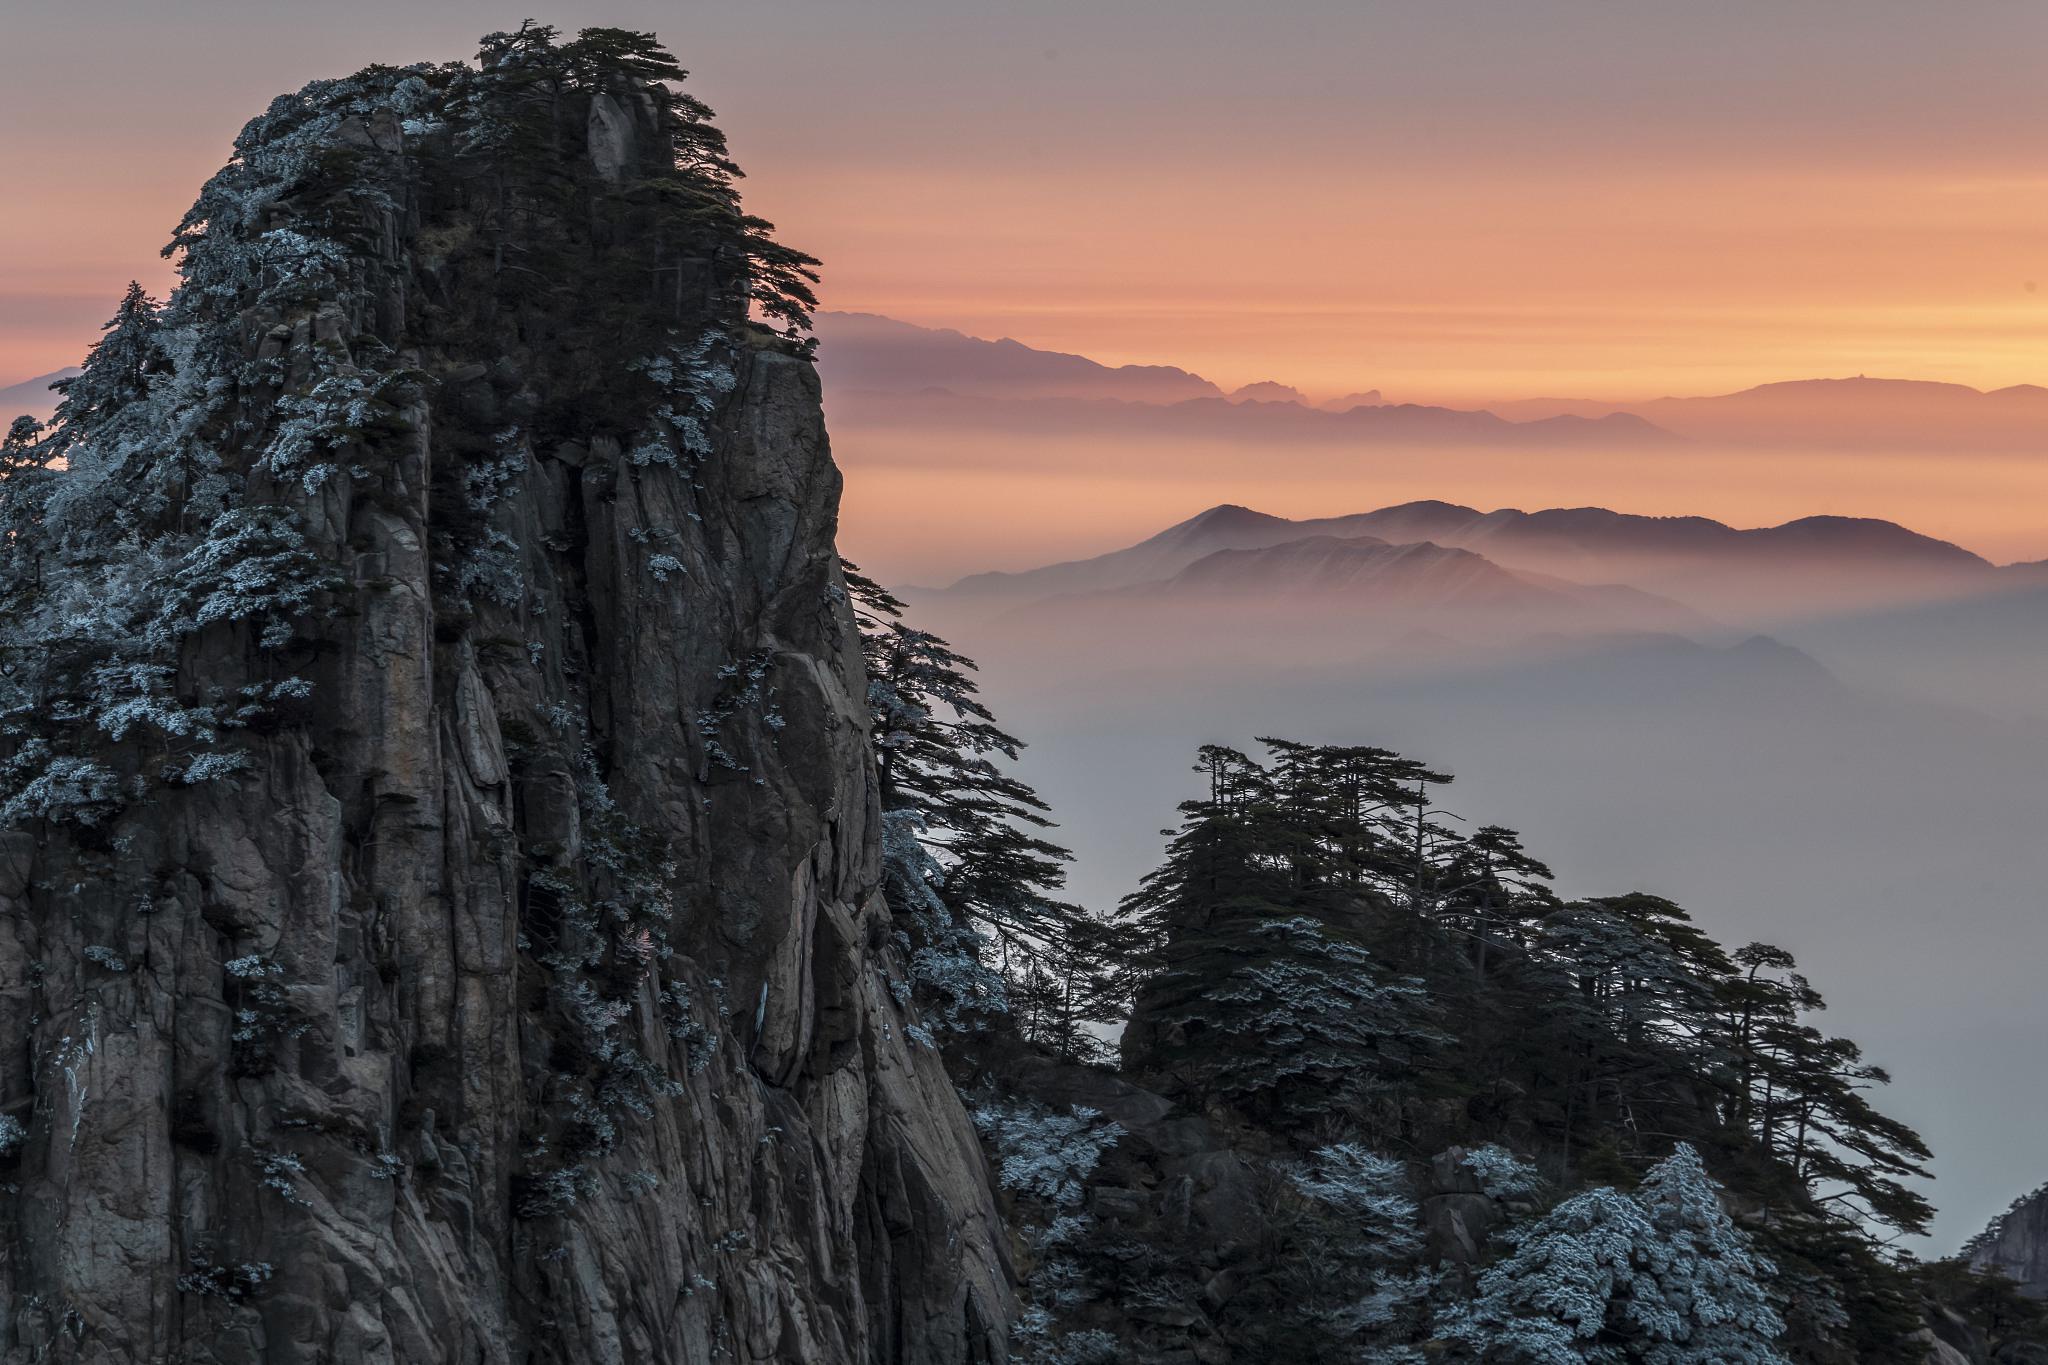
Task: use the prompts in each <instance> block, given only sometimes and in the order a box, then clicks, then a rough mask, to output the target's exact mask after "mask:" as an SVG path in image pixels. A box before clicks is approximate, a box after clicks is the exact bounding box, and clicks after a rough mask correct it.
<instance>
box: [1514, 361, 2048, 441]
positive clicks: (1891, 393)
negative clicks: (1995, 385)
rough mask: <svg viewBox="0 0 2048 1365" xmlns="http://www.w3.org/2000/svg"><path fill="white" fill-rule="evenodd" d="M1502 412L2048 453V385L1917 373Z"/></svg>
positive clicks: (1563, 402) (1717, 435) (1701, 430)
mask: <svg viewBox="0 0 2048 1365" xmlns="http://www.w3.org/2000/svg"><path fill="white" fill-rule="evenodd" d="M1487 406H1488V407H1489V408H1490V409H1491V410H1492V411H1494V412H1498V413H1499V414H1501V415H1502V416H1503V417H1511V418H1518V419H1523V420H1535V419H1541V418H1546V417H1559V416H1574V417H1584V418H1595V417H1606V416H1611V415H1613V414H1615V413H1629V414H1633V415H1634V416H1637V417H1641V418H1643V419H1644V420H1645V421H1649V422H1652V423H1655V424H1656V425H1657V426H1660V427H1662V428H1664V429H1666V430H1668V431H1672V432H1675V433H1677V434H1678V435H1680V436H1683V437H1685V438H1687V439H1688V440H1720V441H1729V442H1734V443H1739V444H1744V445H1759V444H1770V443H1773V442H1781V441H1782V442H1786V443H1798V444H1802V445H1812V446H1827V447H1835V446H1846V447H1851V448H1859V447H1872V448H1897V447H1902V446H1905V447H1919V446H1928V445H1932V446H1934V447H1936V448H1953V447H1955V446H1957V445H1965V446H1968V447H1969V448H1972V449H1998V450H2029V451H2042V452H2048V388H2043V387H2041V386H2040V385H2036V384H2015V385H2011V386H2009V387H2006V388H2002V389H1988V390H1985V389H1974V388H1971V387H1970V386H1969V385H1967V384H1951V383H1943V382H1940V381H1935V380H1920V379H1873V378H1870V377H1868V376H1865V375H1856V376H1853V377H1850V378H1843V379H1794V380H1784V381H1781V382H1778V383H1772V384H1759V385H1757V386H1755V387H1754V388H1748V389H1742V390H1738V391H1737V392H1734V393H1724V394H1713V395H1708V396H1703V397H1694V398H1678V397H1669V398H1654V399H1648V400H1645V401H1641V402H1607V401H1595V400H1590V399H1572V398H1535V399H1526V400H1519V401H1509V402H1499V403H1490V404H1488V405H1487Z"/></svg>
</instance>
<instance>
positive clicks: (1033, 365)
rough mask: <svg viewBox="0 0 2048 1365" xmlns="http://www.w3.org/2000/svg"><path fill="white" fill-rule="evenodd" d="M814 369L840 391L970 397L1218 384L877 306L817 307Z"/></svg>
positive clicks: (1165, 399) (1187, 391) (1150, 398)
mask: <svg viewBox="0 0 2048 1365" xmlns="http://www.w3.org/2000/svg"><path fill="white" fill-rule="evenodd" d="M815 330H816V332H817V336H818V343H819V344H818V370H819V373H820V374H821V375H823V376H824V378H825V381H826V383H827V385H828V386H829V387H830V388H834V389H838V390H841V391H851V392H860V391H878V392H885V393H917V392H922V391H924V390H927V389H944V390H946V391H948V392H950V393H955V394H959V395H962V396H965V397H976V398H1114V399H1120V400H1123V401H1125V402H1137V403H1178V402H1183V401H1185V400H1187V399H1190V398H1221V397H1222V396H1223V390H1222V389H1221V388H1219V387H1217V386H1216V385H1214V384H1212V383H1210V382H1209V381H1208V380H1206V379H1204V378H1202V377H1201V376H1200V375H1198V374H1191V373H1189V372H1188V371H1186V370H1183V369H1180V368H1178V367H1176V366H1172V365H1104V364H1102V363H1100V362H1099V361H1095V360H1090V359H1089V358H1088V357H1086V356H1080V355H1069V354H1067V353H1065V352H1061V351H1041V350H1039V349H1037V348H1036V347H1032V346H1027V345H1025V344H1024V343H1023V342H1021V341H1015V340H1012V339H1011V338H1009V337H1003V338H1000V339H998V340H994V341H990V340H987V339H985V338H982V337H976V336H969V335H968V334H966V333H965V332H959V331H955V330H953V329H952V328H950V327H920V326H917V325H916V324H914V323H908V322H900V321H898V320H897V319H895V318H889V317H883V316H881V315H880V314H878V313H820V314H818V315H817V319H816V328H815Z"/></svg>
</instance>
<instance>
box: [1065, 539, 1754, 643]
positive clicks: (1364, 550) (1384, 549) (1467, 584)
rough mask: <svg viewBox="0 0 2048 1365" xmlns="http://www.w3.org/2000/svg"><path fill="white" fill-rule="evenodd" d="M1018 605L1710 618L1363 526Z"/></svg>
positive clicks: (1540, 621) (1353, 616) (1572, 629)
mask: <svg viewBox="0 0 2048 1365" xmlns="http://www.w3.org/2000/svg"><path fill="white" fill-rule="evenodd" d="M1026 610H1027V611H1028V612H1029V613H1031V614H1033V615H1055V616H1061V615H1063V616H1068V617H1071V618H1080V617H1091V618H1096V619H1100V618H1103V617H1105V616H1108V617H1123V616H1129V615H1133V614H1136V615H1140V616H1145V615H1157V614H1160V613H1168V614H1178V615H1182V616H1198V617H1199V616H1207V617H1209V618H1210V619H1212V620H1215V621H1218V622H1221V621H1225V620H1228V619H1230V618H1231V617H1233V616H1235V615H1237V614H1239V613H1242V612H1244V611H1246V610H1250V611H1252V612H1253V613H1255V614H1256V615H1258V616H1259V617H1261V618H1262V619H1263V620H1264V622H1265V623H1266V624H1268V625H1275V626H1279V627H1280V628H1282V629H1283V630H1288V629H1293V628H1295V627H1296V626H1297V625H1298V624H1299V623H1300V622H1301V621H1303V620H1306V621H1308V622H1311V623H1313V622H1316V621H1324V622H1331V623H1339V624H1356V623H1357V622H1359V621H1361V620H1363V619H1365V618H1374V619H1377V620H1380V621H1382V622H1386V621H1398V622H1401V623H1402V624H1403V625H1404V628H1407V629H1411V630H1417V631H1426V632H1429V633H1431V634H1433V635H1437V636H1438V637H1439V638H1441V639H1451V638H1454V637H1455V636H1457V635H1458V634H1460V633H1469V630H1470V628H1471V627H1472V626H1473V625H1474V624H1476V623H1480V622H1482V621H1483V622H1486V623H1489V625H1490V626H1491V627H1493V628H1496V629H1497V628H1500V627H1512V634H1513V636H1514V638H1516V639H1517V640H1520V639H1522V638H1524V637H1526V636H1528V635H1530V634H1532V633H1535V632H1538V631H1542V630H1553V631H1560V632H1565V633H1568V634H1571V635H1575V636H1580V635H1586V634H1600V633H1608V632H1628V631H1659V632H1668V631H1685V630H1694V629H1702V628H1705V629H1713V628H1714V623H1713V622H1711V621H1709V620H1707V619H1706V618H1704V617H1702V616H1701V615H1700V614H1699V613H1698V612H1695V611H1693V610H1691V609H1690V608H1687V607H1684V606H1682V605H1680V604H1679V603H1677V602H1673V601H1671V600H1669V599H1668V598H1663V597H1658V596H1656V595H1655V594H1652V593H1646V592H1641V591H1638V590H1637V589H1635V588H1630V587H1623V586H1617V585H1594V586H1588V585H1586V584H1580V583H1573V582H1570V581H1568V580H1565V579H1562V578H1554V577H1551V576H1550V575H1547V574H1536V573H1528V572H1521V571H1517V570H1513V569H1508V568H1504V567H1502V566H1501V565H1499V564H1497V563H1495V562H1494V561H1492V560H1491V559H1488V558H1487V557H1486V556H1484V555H1481V554H1477V553H1475V552H1474V551H1471V550H1463V549H1457V548H1454V547H1449V546H1443V545H1436V544H1431V543H1429V542H1427V541H1422V542H1408V543H1400V544H1396V543H1392V542H1389V541H1385V540H1381V539H1378V538H1376V537H1372V536H1352V537H1340V536H1333V535H1313V536H1307V537H1304V538H1301V539H1298V540H1287V541H1282V542H1280V543H1278V544H1273V545H1266V546H1262V547H1257V548H1249V549H1226V550H1217V551H1214V552H1213V553H1210V554H1206V555H1203V556H1202V557H1201V558H1199V559H1196V560H1195V561H1193V562H1192V563H1190V564H1188V565H1187V566H1186V567H1184V568H1182V569H1180V570H1179V571H1178V572H1176V573H1174V574H1173V575H1172V576H1171V577H1168V578H1164V579H1160V580H1157V581H1152V582H1144V583H1138V584H1134V585H1131V586H1128V587H1121V588H1107V589H1102V590H1099V591H1095V592H1084V593H1079V594H1073V595H1066V596H1058V597H1053V598H1049V599H1045V600H1042V601H1037V602H1034V603H1032V604H1030V605H1029V606H1028V607H1027V608H1026ZM1440 628H1441V629H1440ZM1446 631H1447V632H1449V633H1448V634H1446V633H1444V632H1446Z"/></svg>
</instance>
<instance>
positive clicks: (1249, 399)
mask: <svg viewBox="0 0 2048 1365" xmlns="http://www.w3.org/2000/svg"><path fill="white" fill-rule="evenodd" d="M1226 396H1227V397H1228V398H1229V399H1230V401H1231V402H1233V403H1296V404H1299V405H1300V406H1302V407H1307V406H1308V398H1307V396H1306V395H1305V394H1303V393H1302V391H1301V390H1300V389H1297V388H1295V387H1294V386H1293V385H1292V384H1282V383H1279V382H1277V381H1275V380H1271V379H1261V380H1259V381H1258V382H1257V383H1254V384H1246V385H1244V386H1243V387H1242V388H1236V389H1232V390H1231V391H1230V393H1229V394H1228V395H1226Z"/></svg>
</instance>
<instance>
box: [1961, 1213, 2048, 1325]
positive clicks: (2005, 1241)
mask: <svg viewBox="0 0 2048 1365" xmlns="http://www.w3.org/2000/svg"><path fill="white" fill-rule="evenodd" d="M1968 1251H1969V1256H1970V1264H1971V1265H1973V1266H1975V1267H1976V1268H1977V1269H1979V1270H1996V1271H1998V1272H2000V1273H2002V1274H2003V1275H2005V1276H2006V1278H2008V1279H2010V1280H2011V1281H2012V1282H2013V1283H2015V1284H2017V1285H2018V1286H2019V1287H2020V1290H2021V1291H2022V1292H2023V1293H2025V1294H2027V1295H2029V1296H2031V1297H2033V1298H2037V1299H2048V1186H2043V1187H2042V1188H2041V1189H2038V1190H2036V1191H2034V1192H2033V1193H2032V1194H2030V1195H2028V1196H2026V1197H2025V1198H2024V1199H2020V1200H2018V1201H2016V1202H2015V1203H2014V1204H2013V1206H2012V1207H2011V1208H2009V1209H2007V1210H2006V1211H2005V1212H2004V1213H2002V1214H2000V1215H1999V1216H1998V1217H1997V1218H1996V1219H1994V1220H1993V1221H1992V1224H1991V1226H1990V1227H1988V1228H1986V1229H1985V1230H1984V1231H1983V1232H1982V1233H1981V1234H1979V1235H1978V1236H1977V1237H1976V1238H1975V1239H1974V1240H1973V1241H1972V1242H1971V1243H1970V1245H1969V1247H1968Z"/></svg>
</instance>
